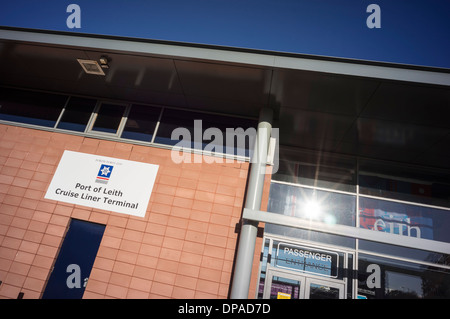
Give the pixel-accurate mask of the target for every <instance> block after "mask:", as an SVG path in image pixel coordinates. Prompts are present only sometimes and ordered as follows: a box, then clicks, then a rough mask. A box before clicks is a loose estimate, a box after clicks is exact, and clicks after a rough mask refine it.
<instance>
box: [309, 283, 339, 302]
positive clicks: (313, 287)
mask: <svg viewBox="0 0 450 319" xmlns="http://www.w3.org/2000/svg"><path fill="white" fill-rule="evenodd" d="M309 299H339V289H338V288H333V287H328V286H324V285H318V284H313V283H311V284H310V286H309Z"/></svg>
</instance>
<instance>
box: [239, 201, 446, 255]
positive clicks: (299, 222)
mask: <svg viewBox="0 0 450 319" xmlns="http://www.w3.org/2000/svg"><path fill="white" fill-rule="evenodd" d="M243 218H244V220H249V221H253V222H263V223H267V224H274V225H281V226H287V227H294V228H300V229H306V230H311V231H316V232H322V233H328V234H333V235H339V236H346V237H352V238H356V239H363V240H370V241H375V242H378V243H384V244H389V245H396V246H402V247H408V248H414V249H422V250H427V251H433V252H437V253H442V254H450V244H449V243H446V242H441V241H435V240H430V239H423V238H416V237H409V236H401V235H398V234H391V233H385V232H381V231H373V230H368V229H364V228H357V227H352V226H345V225H330V224H326V223H322V222H317V221H309V220H305V219H301V218H298V217H293V216H286V215H282V214H276V213H270V212H263V211H256V210H251V209H244V214H243Z"/></svg>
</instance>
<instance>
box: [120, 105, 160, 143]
mask: <svg viewBox="0 0 450 319" xmlns="http://www.w3.org/2000/svg"><path fill="white" fill-rule="evenodd" d="M160 113H161V108H159V107H153V106H146V105H133V106H132V107H131V110H130V113H129V114H128V118H127V123H126V124H125V128H124V130H123V133H122V136H121V137H123V138H128V139H133V140H139V141H146V142H151V140H152V137H153V134H154V131H155V127H156V123H157V122H158V119H159V115H160Z"/></svg>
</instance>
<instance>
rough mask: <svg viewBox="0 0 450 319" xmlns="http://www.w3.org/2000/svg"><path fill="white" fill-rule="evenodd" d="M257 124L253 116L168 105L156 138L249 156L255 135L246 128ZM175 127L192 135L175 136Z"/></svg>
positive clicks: (188, 145)
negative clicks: (196, 110)
mask: <svg viewBox="0 0 450 319" xmlns="http://www.w3.org/2000/svg"><path fill="white" fill-rule="evenodd" d="M255 127H256V121H255V120H251V119H244V118H235V117H229V116H223V115H222V116H221V115H215V114H207V113H199V112H187V111H181V110H174V109H165V110H164V113H163V115H162V118H161V123H160V125H159V127H158V132H157V134H156V137H155V141H154V142H155V143H160V144H166V145H167V144H168V145H177V146H180V147H185V148H195V149H204V150H206V151H210V152H213V153H215V152H217V153H227V154H234V155H239V156H247V157H248V156H250V155H251V150H253V143H254V139H252V138H250V135H246V132H247V133H249V132H251V131H252V129H253V131H254V132H256V130H255ZM175 129H179V130H177V131H176V132H180V133H181V132H183V134H184V133H186V135H189V136H183V135H181V134H180V135H178V136H175V135H174V136H172V134H173V132H174V130H175ZM180 129H182V130H180ZM210 129H211V130H210ZM216 129H218V130H216ZM241 129H242V130H241ZM248 129H250V130H249V131H247V130H248ZM215 133H219V134H215ZM231 133H232V134H231ZM216 135H220V136H216ZM172 137H174V138H175V139H172ZM253 137H254V136H253ZM232 142H234V143H233V145H232V146H231V144H232Z"/></svg>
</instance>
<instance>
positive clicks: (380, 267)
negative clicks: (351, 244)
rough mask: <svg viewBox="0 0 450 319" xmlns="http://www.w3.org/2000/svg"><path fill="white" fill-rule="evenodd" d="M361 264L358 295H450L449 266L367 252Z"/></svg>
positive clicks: (423, 297) (361, 257)
mask: <svg viewBox="0 0 450 319" xmlns="http://www.w3.org/2000/svg"><path fill="white" fill-rule="evenodd" d="M358 263H359V266H358V294H360V295H364V296H366V297H367V298H369V299H374V298H376V299H405V298H406V299H413V298H414V299H416V298H420V299H430V298H433V299H436V298H450V271H449V270H448V269H440V268H437V267H433V266H427V265H420V264H415V263H411V262H405V261H399V260H393V259H388V258H383V257H377V256H370V255H365V254H360V255H359V260H358ZM373 265H376V266H377V267H373ZM371 266H372V267H371ZM373 269H377V270H376V271H374V270H373Z"/></svg>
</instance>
